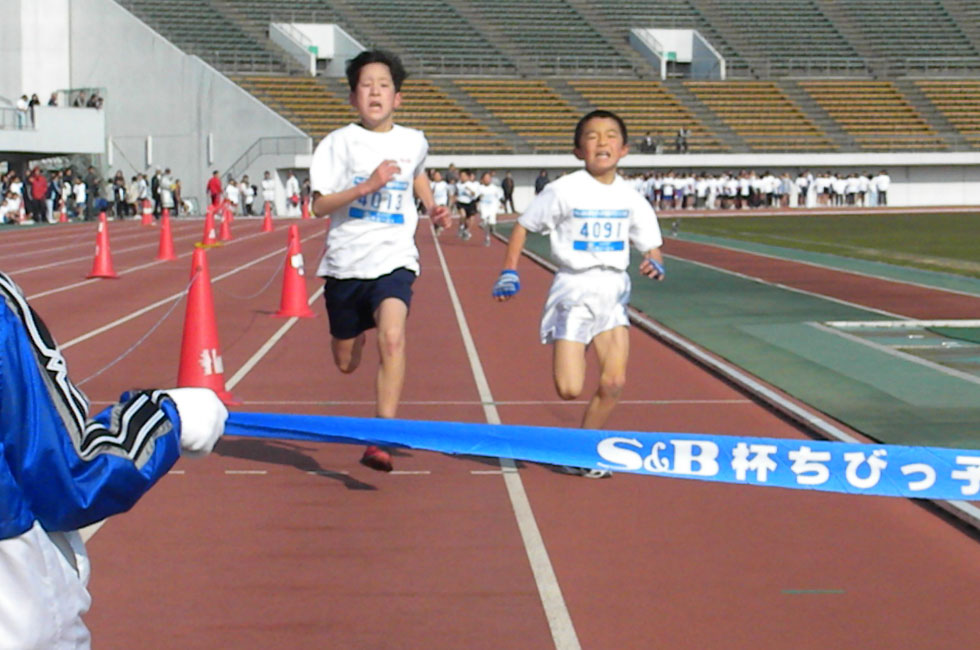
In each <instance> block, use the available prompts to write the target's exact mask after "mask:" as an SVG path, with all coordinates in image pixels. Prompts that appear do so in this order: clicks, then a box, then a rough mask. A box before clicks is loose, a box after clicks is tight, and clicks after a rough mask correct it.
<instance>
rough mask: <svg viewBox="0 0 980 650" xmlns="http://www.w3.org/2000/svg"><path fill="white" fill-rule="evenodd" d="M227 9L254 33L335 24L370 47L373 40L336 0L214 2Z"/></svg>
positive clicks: (234, 0)
mask: <svg viewBox="0 0 980 650" xmlns="http://www.w3.org/2000/svg"><path fill="white" fill-rule="evenodd" d="M211 1H212V2H213V3H215V4H217V5H219V6H223V7H224V8H225V11H226V13H228V14H231V15H234V16H236V18H238V20H240V21H242V22H243V23H245V24H249V25H251V27H252V29H253V30H254V31H258V32H261V33H262V34H264V35H267V33H268V30H269V23H335V24H339V25H343V27H344V30H345V31H347V33H348V34H350V35H351V36H352V37H354V38H355V39H357V40H358V41H360V42H362V43H364V44H365V45H369V44H370V43H371V40H370V39H369V38H367V36H366V35H365V34H364V33H363V32H362V31H361V30H360V29H358V28H357V26H355V24H356V23H357V22H359V21H355V20H353V19H354V18H356V17H358V16H359V14H357V12H354V16H348V15H347V14H345V13H343V12H341V11H339V10H338V9H337V5H338V3H337V2H335V1H334V0H330V2H327V0H211Z"/></svg>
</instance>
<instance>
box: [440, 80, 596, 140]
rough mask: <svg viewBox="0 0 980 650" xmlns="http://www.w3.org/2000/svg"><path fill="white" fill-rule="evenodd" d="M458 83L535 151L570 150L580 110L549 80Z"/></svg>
mask: <svg viewBox="0 0 980 650" xmlns="http://www.w3.org/2000/svg"><path fill="white" fill-rule="evenodd" d="M455 84H456V86H457V87H458V88H459V89H460V90H462V91H463V92H465V93H466V94H467V95H469V96H470V97H472V98H473V99H474V100H475V101H476V102H477V103H479V104H480V105H481V106H483V107H484V108H485V109H486V110H487V111H488V112H489V113H490V114H491V115H493V117H495V118H496V119H497V120H499V121H500V122H502V123H503V124H505V125H506V126H507V128H508V129H509V130H510V131H511V132H513V133H515V134H517V135H518V136H519V137H520V138H521V139H522V140H523V141H524V143H525V144H526V145H528V147H529V148H530V152H533V153H553V152H568V151H569V150H570V149H571V144H570V141H571V138H570V137H569V134H570V133H572V132H573V130H574V129H575V123H576V122H577V121H578V119H579V118H580V117H581V113H580V112H579V111H578V110H576V109H575V108H574V107H573V106H572V105H571V104H569V103H568V102H567V101H565V99H564V98H562V96H561V95H560V94H558V92H556V91H555V90H554V89H553V88H551V87H550V86H549V85H548V84H547V82H545V81H541V80H532V79H470V80H466V79H462V80H457V81H456V82H455Z"/></svg>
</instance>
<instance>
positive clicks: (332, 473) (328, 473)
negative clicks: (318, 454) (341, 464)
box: [307, 469, 350, 476]
mask: <svg viewBox="0 0 980 650" xmlns="http://www.w3.org/2000/svg"><path fill="white" fill-rule="evenodd" d="M307 474H310V475H311V476H336V475H337V474H343V475H344V476H348V475H350V472H348V471H347V470H346V469H337V470H330V469H314V470H310V471H308V472H307Z"/></svg>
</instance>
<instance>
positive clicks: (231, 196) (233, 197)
mask: <svg viewBox="0 0 980 650" xmlns="http://www.w3.org/2000/svg"><path fill="white" fill-rule="evenodd" d="M240 196H241V192H240V190H239V189H238V184H237V183H228V186H227V187H225V198H226V199H228V203H231V204H232V205H238V199H239V197H240Z"/></svg>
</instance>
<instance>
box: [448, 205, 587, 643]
mask: <svg viewBox="0 0 980 650" xmlns="http://www.w3.org/2000/svg"><path fill="white" fill-rule="evenodd" d="M429 228H430V231H431V228H432V224H431V223H430V224H429ZM431 232H432V239H433V241H434V242H435V247H436V254H437V255H438V256H439V264H440V265H442V275H443V277H444V278H445V280H446V289H447V290H448V291H449V298H450V300H451V301H452V304H453V311H454V312H455V314H456V322H457V323H458V324H459V331H460V334H461V335H462V336H463V346H464V347H465V348H466V356H467V358H468V359H469V362H470V369H471V370H472V372H473V379H474V380H475V381H476V387H477V390H478V391H479V394H480V400H481V401H482V402H483V413H484V415H485V417H486V420H487V422H488V423H490V424H500V415H499V414H498V413H497V407H496V406H494V403H493V394H492V393H491V392H490V384H489V383H488V382H487V377H486V374H484V372H483V364H481V363H480V356H479V354H478V353H477V351H476V345H475V344H474V343H473V336H472V334H470V328H469V325H467V324H466V316H465V315H464V314H463V305H462V304H461V303H460V301H459V296H458V295H457V293H456V286H455V285H454V284H453V279H452V277H451V276H450V274H449V266H448V265H447V264H446V258H445V256H443V254H442V247H441V246H439V239H438V238H437V237H436V236H435V232H434V231H431ZM500 466H501V471H502V473H503V477H504V484H505V485H506V486H507V494H508V495H509V496H510V503H511V507H512V508H513V509H514V516H515V517H516V518H517V527H518V529H519V530H520V533H521V538H522V539H523V541H524V549H525V551H526V552H527V558H528V561H529V562H530V564H531V572H532V573H533V574H534V582H535V583H536V584H537V586H538V595H539V597H540V598H541V604H542V605H543V606H544V612H545V616H546V617H547V619H548V626H549V627H550V628H551V638H552V640H554V642H555V648H558V649H559V650H579V649H580V648H581V647H582V646H581V645H580V644H579V640H578V635H577V634H576V633H575V626H574V625H573V624H572V617H571V616H570V615H569V613H568V607H566V605H565V598H564V596H562V593H561V587H560V586H559V585H558V578H557V576H556V575H555V570H554V568H553V567H552V565H551V559H550V558H549V557H548V550H547V549H546V548H545V545H544V539H543V538H542V537H541V531H540V530H538V523H537V521H535V519H534V512H533V511H532V510H531V502H530V501H529V500H528V498H527V493H526V492H525V491H524V483H523V482H522V481H521V475H520V474H519V473H518V472H517V467H516V466H515V465H514V461H513V460H511V459H509V458H501V459H500Z"/></svg>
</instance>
